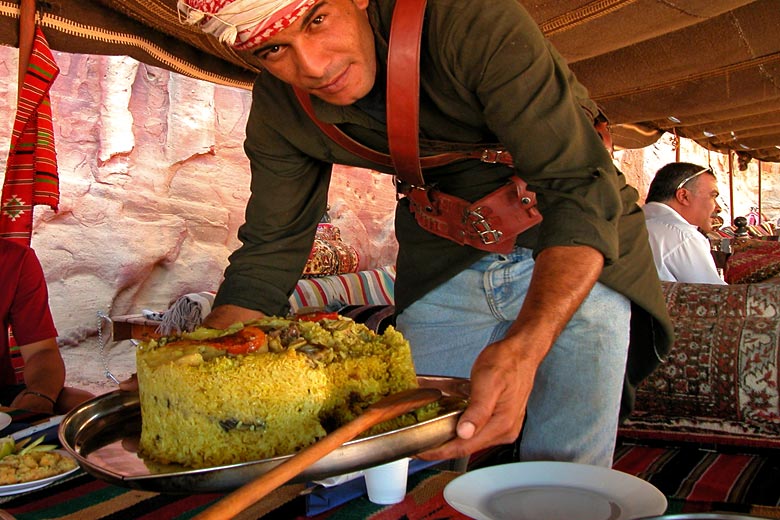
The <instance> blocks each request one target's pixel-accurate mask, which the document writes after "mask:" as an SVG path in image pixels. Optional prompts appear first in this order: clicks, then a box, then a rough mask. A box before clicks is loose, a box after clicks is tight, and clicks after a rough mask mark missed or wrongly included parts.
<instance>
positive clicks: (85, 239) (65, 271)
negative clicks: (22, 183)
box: [0, 47, 780, 345]
mask: <svg viewBox="0 0 780 520" xmlns="http://www.w3.org/2000/svg"><path fill="white" fill-rule="evenodd" d="M17 55H18V52H17V50H16V49H14V48H9V47H0V70H3V71H5V73H4V75H3V77H5V78H15V77H16V72H15V71H16V68H17ZM55 58H56V60H57V62H58V64H59V66H60V68H61V73H60V77H59V78H58V79H57V81H56V82H55V84H54V87H53V90H52V101H53V110H54V123H55V141H56V146H57V151H58V161H59V171H60V190H61V204H60V209H59V211H58V212H57V213H55V212H53V211H51V210H50V209H48V208H44V207H38V208H37V209H36V210H35V224H34V235H33V239H32V245H33V247H34V248H35V250H36V251H37V253H38V255H39V257H40V259H41V262H42V264H43V266H44V270H45V272H46V276H47V281H48V283H49V288H50V301H51V306H52V309H53V313H54V317H55V321H56V324H57V327H58V329H59V331H60V334H61V338H60V339H61V343H62V344H63V345H78V344H80V343H82V342H85V341H89V340H92V341H94V336H95V335H96V323H97V318H96V315H97V312H98V311H102V312H106V313H108V314H110V315H119V314H128V313H136V312H139V311H140V310H142V309H155V310H162V309H165V308H167V306H168V304H169V303H170V301H171V300H173V299H175V298H176V297H178V296H180V295H182V294H185V293H187V292H192V291H200V290H209V289H211V290H213V289H216V288H217V286H218V284H219V282H220V280H221V277H222V272H223V270H224V268H225V266H226V264H227V258H228V255H229V254H230V253H231V252H232V251H233V250H234V249H235V248H236V247H237V246H238V241H237V239H236V232H237V229H238V227H239V226H240V225H241V224H242V223H243V215H244V205H245V203H246V200H247V197H248V186H249V168H248V161H247V159H246V157H245V156H244V152H243V148H242V145H243V139H244V125H245V123H246V118H247V115H248V112H249V106H250V101H251V99H250V94H249V92H246V91H242V90H236V89H231V88H226V87H219V86H215V85H211V84H208V83H203V82H199V81H195V80H191V79H189V78H185V77H182V76H179V75H176V74H172V73H169V72H166V71H163V70H160V69H157V68H154V67H149V66H147V65H144V64H139V63H137V62H135V61H134V60H132V59H129V58H123V57H103V56H83V55H69V54H64V53H55ZM16 88H17V87H16V84H15V82H14V81H9V80H6V81H4V82H2V83H0V114H1V115H0V121H2V122H3V123H2V126H0V161H1V162H2V164H5V160H6V156H7V151H8V146H9V140H10V133H11V127H12V122H13V115H14V113H15V104H16ZM685 153H686V154H688V155H687V156H686V158H688V159H690V160H699V161H700V162H701V161H704V162H705V163H706V160H707V156H706V152H704V153H705V155H704V156H702V151H701V149H699V150H692V151H686V152H685ZM719 157H722V156H719ZM671 160H674V151H673V149H672V148H671V147H670V146H669V144H668V143H661V144H659V146H657V147H654V148H653V149H652V150H648V151H642V150H640V151H637V150H633V151H627V152H621V153H619V154H618V158H617V161H618V162H619V165H620V167H621V169H622V170H623V171H624V172H625V173H626V175H627V178H628V179H629V182H630V183H631V184H632V185H634V186H636V187H637V188H638V189H639V191H640V193H641V194H642V196H644V193H645V192H646V189H647V185H648V183H649V179H648V175H652V173H653V172H654V171H655V170H656V169H657V168H658V167H660V165H662V164H664V163H665V162H669V161H671ZM2 172H4V168H3V170H2ZM748 173H750V172H748ZM2 177H3V176H2V175H0V181H2ZM745 178H746V179H749V175H748V176H746V177H745ZM745 182H746V183H747V184H749V181H745ZM765 186H766V184H765ZM744 200H745V201H747V200H748V199H747V198H744ZM740 203H741V204H742V202H740ZM330 205H331V211H330V215H331V217H332V222H333V223H334V224H336V225H338V226H339V228H340V229H341V235H342V238H343V239H344V240H345V241H346V242H348V243H349V244H351V245H353V246H354V247H355V248H356V249H357V250H358V252H359V254H360V258H361V263H360V267H361V268H362V269H366V268H370V267H377V266H381V265H387V264H391V263H393V261H394V258H395V254H396V251H397V244H396V242H395V238H394V236H393V211H394V206H395V196H394V191H393V186H392V179H391V177H390V176H387V175H381V174H378V173H376V172H371V171H367V170H361V169H357V168H346V167H337V168H336V172H335V174H334V177H333V185H332V188H331V193H330ZM743 205H744V206H745V211H744V212H745V213H746V212H747V209H748V208H747V206H748V203H747V202H746V203H744V204H743ZM775 209H777V210H778V211H777V213H779V214H780V205H776V206H775ZM738 214H739V213H738Z"/></svg>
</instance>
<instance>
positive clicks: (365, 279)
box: [290, 266, 395, 312]
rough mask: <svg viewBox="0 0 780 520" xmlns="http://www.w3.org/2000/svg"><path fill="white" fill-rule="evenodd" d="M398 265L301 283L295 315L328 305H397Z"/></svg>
mask: <svg viewBox="0 0 780 520" xmlns="http://www.w3.org/2000/svg"><path fill="white" fill-rule="evenodd" d="M394 287H395V266H385V267H379V268H377V269H370V270H367V271H360V272H357V273H344V274H339V275H333V276H323V277H320V278H307V279H302V280H299V281H298V284H297V285H296V287H295V290H294V291H293V294H292V296H290V307H291V308H292V311H293V312H297V311H298V310H299V309H301V308H305V307H316V308H324V307H328V305H331V304H335V303H339V302H340V303H341V304H342V305H345V304H349V305H393V304H394V303H395V293H394Z"/></svg>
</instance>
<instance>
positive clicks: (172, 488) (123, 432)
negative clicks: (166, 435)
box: [59, 376, 469, 493]
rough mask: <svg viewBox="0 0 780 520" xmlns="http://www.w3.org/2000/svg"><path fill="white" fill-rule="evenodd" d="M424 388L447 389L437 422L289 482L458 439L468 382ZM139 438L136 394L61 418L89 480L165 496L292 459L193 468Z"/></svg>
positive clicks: (363, 441)
mask: <svg viewBox="0 0 780 520" xmlns="http://www.w3.org/2000/svg"><path fill="white" fill-rule="evenodd" d="M418 381H419V383H420V386H424V387H434V388H438V389H440V390H441V391H442V394H443V396H444V397H443V398H442V399H441V401H440V403H441V405H442V406H441V412H440V413H439V415H438V416H437V417H435V418H433V419H430V420H428V421H425V422H421V423H418V424H415V425H413V426H408V427H405V428H400V429H397V430H393V431H390V432H386V433H383V434H380V435H374V436H370V437H364V438H360V439H356V440H353V441H350V442H348V443H345V444H344V445H342V446H341V447H340V448H338V449H336V450H335V451H332V452H331V453H329V454H328V455H326V456H325V457H323V458H322V459H320V460H319V461H317V462H316V463H314V464H313V465H311V466H309V467H308V468H307V469H305V470H304V471H303V472H302V473H300V474H299V475H298V476H297V477H295V479H294V480H292V482H308V481H312V480H321V479H324V478H327V477H332V476H335V475H341V474H344V473H350V472H353V471H358V470H361V469H364V468H367V467H371V466H376V465H379V464H383V463H385V462H390V461H393V460H397V459H399V458H402V457H408V456H412V455H414V454H416V453H420V452H422V451H425V450H426V449H429V448H433V447H435V446H438V445H439V444H441V443H443V442H445V441H447V440H449V439H451V438H453V437H454V436H455V426H456V424H457V421H458V417H459V416H460V414H461V413H462V411H463V408H464V406H463V404H464V401H465V399H466V398H467V397H468V392H469V380H468V379H460V378H450V377H435V376H418ZM140 434H141V407H140V403H139V400H138V394H137V393H130V392H121V391H118V390H117V391H115V392H110V393H107V394H104V395H101V396H98V397H96V398H94V399H92V400H90V401H87V402H86V403H84V404H82V405H80V406H78V407H77V408H75V409H73V410H72V411H70V412H69V413H68V414H67V415H66V416H65V418H64V419H63V420H62V424H61V425H60V429H59V439H60V442H61V443H62V446H63V448H64V449H65V450H67V451H68V452H69V453H70V454H71V455H73V456H74V457H75V458H76V461H77V462H78V463H79V465H80V466H81V467H82V468H84V470H85V471H87V472H88V473H90V474H91V475H93V476H95V477H97V478H99V479H101V480H105V481H108V482H110V483H112V484H117V485H120V486H125V487H129V488H133V489H140V490H144V491H156V492H162V493H208V492H226V491H232V490H234V489H236V488H239V487H241V486H242V485H244V484H246V483H247V482H249V481H251V480H252V479H254V478H255V477H258V476H260V475H262V474H263V473H266V472H267V471H269V470H271V469H272V468H273V467H275V466H278V465H279V464H281V463H282V462H284V461H286V460H287V459H289V458H291V457H292V455H287V456H282V457H274V458H271V459H264V460H258V461H253V462H245V463H240V464H231V465H227V466H216V467H212V468H205V469H192V468H188V467H185V466H181V465H174V464H171V465H161V464H156V463H153V462H149V461H145V460H144V459H142V458H141V457H140V456H139V455H138V453H137V451H136V448H137V446H138V441H139V438H140Z"/></svg>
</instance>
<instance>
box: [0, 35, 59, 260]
mask: <svg viewBox="0 0 780 520" xmlns="http://www.w3.org/2000/svg"><path fill="white" fill-rule="evenodd" d="M59 71H60V69H59V67H57V64H56V63H55V61H54V56H53V55H52V53H51V49H50V48H49V43H48V42H47V41H46V38H45V37H44V35H43V32H42V31H41V29H40V27H37V26H36V28H35V40H34V42H33V48H32V52H31V54H30V60H29V64H28V66H27V70H26V72H25V74H24V81H23V83H22V84H21V85H20V87H19V88H20V90H19V101H18V103H17V108H16V119H15V120H14V127H13V133H12V135H11V147H10V152H9V154H8V162H7V167H6V171H5V182H4V184H3V191H2V195H1V196H0V202H1V203H2V206H0V236H2V237H5V238H8V239H10V240H14V241H16V242H19V243H22V244H26V245H29V244H30V238H31V236H32V213H33V207H34V206H36V205H39V204H43V205H47V206H50V207H51V208H52V209H53V210H55V211H56V210H57V207H58V204H59V198H60V193H59V180H58V176H57V154H56V151H55V149H54V126H53V124H52V110H51V100H50V98H49V89H50V88H51V86H52V84H53V83H54V80H55V79H56V78H57V75H58V74H59Z"/></svg>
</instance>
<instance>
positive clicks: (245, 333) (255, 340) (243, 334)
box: [211, 327, 266, 355]
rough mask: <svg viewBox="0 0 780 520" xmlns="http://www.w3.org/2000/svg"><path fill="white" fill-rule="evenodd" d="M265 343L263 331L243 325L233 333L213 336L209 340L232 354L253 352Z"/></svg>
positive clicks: (216, 346)
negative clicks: (213, 337) (212, 338)
mask: <svg viewBox="0 0 780 520" xmlns="http://www.w3.org/2000/svg"><path fill="white" fill-rule="evenodd" d="M265 344H266V337H265V332H263V330H262V329H260V328H259V327H244V328H243V329H241V330H240V331H238V332H237V333H235V334H230V335H229V336H222V337H220V338H215V339H214V340H212V341H211V345H212V346H213V347H215V348H218V349H222V350H225V351H227V352H228V353H229V354H233V355H238V354H248V353H249V352H255V351H257V350H260V349H261V348H263V347H264V346H265Z"/></svg>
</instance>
